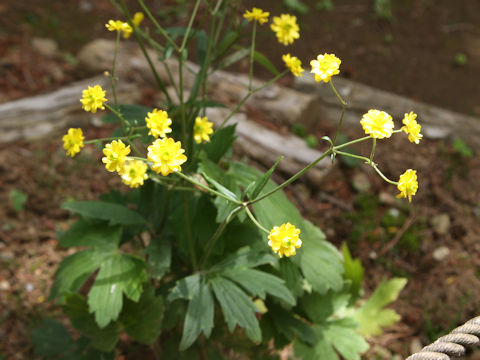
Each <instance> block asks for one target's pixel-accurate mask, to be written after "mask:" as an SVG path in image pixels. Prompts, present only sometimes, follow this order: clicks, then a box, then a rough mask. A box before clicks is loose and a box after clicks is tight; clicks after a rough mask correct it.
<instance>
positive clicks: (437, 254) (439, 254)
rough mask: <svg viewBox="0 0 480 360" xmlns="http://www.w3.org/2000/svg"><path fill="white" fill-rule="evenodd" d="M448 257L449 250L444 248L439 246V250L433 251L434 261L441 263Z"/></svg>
mask: <svg viewBox="0 0 480 360" xmlns="http://www.w3.org/2000/svg"><path fill="white" fill-rule="evenodd" d="M449 255H450V249H449V248H448V247H446V246H440V247H439V248H437V249H435V250H434V251H433V254H432V257H433V258H434V259H435V260H436V261H438V262H441V261H443V260H445V259H446V258H448V256H449Z"/></svg>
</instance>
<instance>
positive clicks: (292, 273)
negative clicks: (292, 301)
mask: <svg viewBox="0 0 480 360" xmlns="http://www.w3.org/2000/svg"><path fill="white" fill-rule="evenodd" d="M278 263H279V265H280V268H279V270H280V275H281V276H280V277H281V278H282V279H284V280H285V283H286V284H285V285H286V286H287V288H288V289H290V291H291V292H292V294H293V296H295V297H296V298H297V297H299V296H301V295H302V294H303V287H302V283H303V277H302V274H300V270H298V267H297V265H295V263H293V262H291V261H289V260H288V259H286V258H283V259H280V261H279V262H278Z"/></svg>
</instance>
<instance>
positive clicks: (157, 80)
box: [120, 0, 172, 103]
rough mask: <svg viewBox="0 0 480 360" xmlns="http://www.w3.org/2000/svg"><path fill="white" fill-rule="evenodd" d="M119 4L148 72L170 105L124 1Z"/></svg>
mask: <svg viewBox="0 0 480 360" xmlns="http://www.w3.org/2000/svg"><path fill="white" fill-rule="evenodd" d="M138 1H141V0H138ZM120 2H121V8H122V12H123V14H124V15H125V17H126V18H127V21H128V23H129V24H130V26H132V28H133V36H135V39H136V40H137V43H138V45H139V46H140V49H141V50H142V53H143V56H144V57H145V59H146V60H147V62H148V66H149V67H150V71H151V72H152V74H153V77H154V78H155V81H156V82H157V85H158V87H159V88H160V90H162V92H163V93H164V94H165V97H166V98H167V101H168V102H169V103H171V102H172V99H171V97H170V94H169V93H168V91H167V88H166V87H165V84H164V83H163V81H162V79H160V76H159V75H158V72H157V69H156V68H155V66H154V65H153V62H152V59H151V58H150V55H149V54H148V51H147V49H146V47H145V44H144V43H143V40H142V38H141V36H139V34H138V32H137V28H136V27H135V26H133V23H132V17H131V16H130V12H129V11H128V8H127V6H126V4H125V0H120ZM144 6H145V5H144ZM147 11H148V9H147ZM147 11H145V12H147ZM150 15H151V14H150Z"/></svg>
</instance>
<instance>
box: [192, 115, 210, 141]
mask: <svg viewBox="0 0 480 360" xmlns="http://www.w3.org/2000/svg"><path fill="white" fill-rule="evenodd" d="M212 127H213V123H212V122H210V121H208V119H207V117H206V116H204V117H200V116H197V117H196V118H195V125H194V126H193V139H194V140H195V142H196V143H197V144H200V143H201V142H202V141H205V142H208V141H210V134H213V129H212Z"/></svg>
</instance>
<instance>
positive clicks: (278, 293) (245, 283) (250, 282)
mask: <svg viewBox="0 0 480 360" xmlns="http://www.w3.org/2000/svg"><path fill="white" fill-rule="evenodd" d="M222 275H224V276H226V277H228V278H230V280H233V281H235V282H236V283H238V284H239V285H241V286H242V287H243V288H244V289H245V290H247V291H248V292H249V293H250V294H251V295H253V296H258V297H260V298H261V299H264V300H265V296H266V294H267V293H268V294H270V295H272V296H275V297H277V298H279V299H281V300H283V301H285V302H286V303H287V304H289V305H292V306H293V305H295V303H296V301H295V298H294V297H293V295H292V293H291V292H290V291H289V290H288V289H287V287H286V286H285V285H284V284H285V281H283V280H282V279H280V278H278V277H276V276H274V275H271V274H268V273H266V272H264V271H260V270H255V269H248V268H243V269H241V268H240V269H239V268H236V269H231V270H226V271H224V272H223V273H222Z"/></svg>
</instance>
